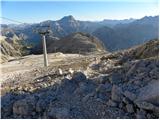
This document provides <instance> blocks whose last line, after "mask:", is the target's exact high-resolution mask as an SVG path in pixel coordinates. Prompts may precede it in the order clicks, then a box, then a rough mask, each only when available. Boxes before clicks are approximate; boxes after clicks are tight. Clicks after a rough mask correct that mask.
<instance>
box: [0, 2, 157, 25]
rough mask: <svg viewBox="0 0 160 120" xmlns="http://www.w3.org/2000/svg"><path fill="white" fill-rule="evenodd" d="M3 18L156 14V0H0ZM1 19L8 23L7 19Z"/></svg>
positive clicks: (27, 19)
mask: <svg viewBox="0 0 160 120" xmlns="http://www.w3.org/2000/svg"><path fill="white" fill-rule="evenodd" d="M1 9H2V13H1V15H2V17H7V18H10V19H15V20H17V21H21V22H26V23H37V22H41V21H44V20H58V19H60V18H62V17H63V16H67V15H73V16H74V17H75V18H76V19H78V20H90V21H99V20H103V19H127V18H141V17H144V16H154V15H158V0H148V1H147V0H134V1H133V0H114V1H113V0H112V1H111V0H106V1H104V0H103V1H102V0H101V1H98V0H97V1H95V0H92V1H91V0H88V1H84V0H82V1H78V0H75V1H66V0H63V1H51V0H48V1H41V0H39V1H36V0H34V1H31V0H29V1H22V0H21V1H18V0H17V1H13V0H8V1H6V0H3V1H2V2H1ZM3 22H7V21H6V20H5V21H4V20H3Z"/></svg>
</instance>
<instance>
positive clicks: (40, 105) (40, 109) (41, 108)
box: [36, 99, 47, 112]
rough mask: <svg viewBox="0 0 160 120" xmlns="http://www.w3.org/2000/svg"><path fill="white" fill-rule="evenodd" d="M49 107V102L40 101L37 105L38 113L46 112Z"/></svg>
mask: <svg viewBox="0 0 160 120" xmlns="http://www.w3.org/2000/svg"><path fill="white" fill-rule="evenodd" d="M46 107H47V102H46V101H45V100H43V99H40V100H39V101H38V102H37V103H36V111H37V112H43V111H44V110H45V108H46Z"/></svg>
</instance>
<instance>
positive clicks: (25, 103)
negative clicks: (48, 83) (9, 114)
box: [13, 97, 36, 116]
mask: <svg viewBox="0 0 160 120" xmlns="http://www.w3.org/2000/svg"><path fill="white" fill-rule="evenodd" d="M35 103H36V99H35V98H34V97H29V98H25V99H22V100H18V101H16V102H15V103H14V104H13V113H14V114H18V115H27V116H30V115H33V113H34V109H35Z"/></svg>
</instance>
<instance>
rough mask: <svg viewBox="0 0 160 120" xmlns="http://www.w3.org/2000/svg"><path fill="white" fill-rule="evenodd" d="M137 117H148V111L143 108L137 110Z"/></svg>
mask: <svg viewBox="0 0 160 120" xmlns="http://www.w3.org/2000/svg"><path fill="white" fill-rule="evenodd" d="M136 118H137V119H146V112H145V111H144V110H142V109H140V110H137V113H136Z"/></svg>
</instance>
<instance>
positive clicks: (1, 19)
mask: <svg viewBox="0 0 160 120" xmlns="http://www.w3.org/2000/svg"><path fill="white" fill-rule="evenodd" d="M69 16H72V17H73V18H74V19H75V20H77V21H84V22H85V21H86V22H101V21H104V20H119V21H120V20H130V19H133V20H138V19H142V18H144V17H156V16H159V14H157V15H144V16H143V17H140V18H133V17H129V18H124V19H116V18H104V19H102V20H82V19H76V17H74V16H73V15H66V16H63V17H61V18H59V19H46V20H42V21H40V22H32V23H31V22H22V21H19V20H15V19H12V18H8V17H3V16H1V17H0V23H1V25H2V24H6V25H10V24H14V23H16V24H37V23H41V22H45V21H58V20H61V19H63V18H64V17H69ZM3 19H6V20H7V19H8V21H10V22H11V21H12V22H13V23H9V24H7V23H3Z"/></svg>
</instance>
